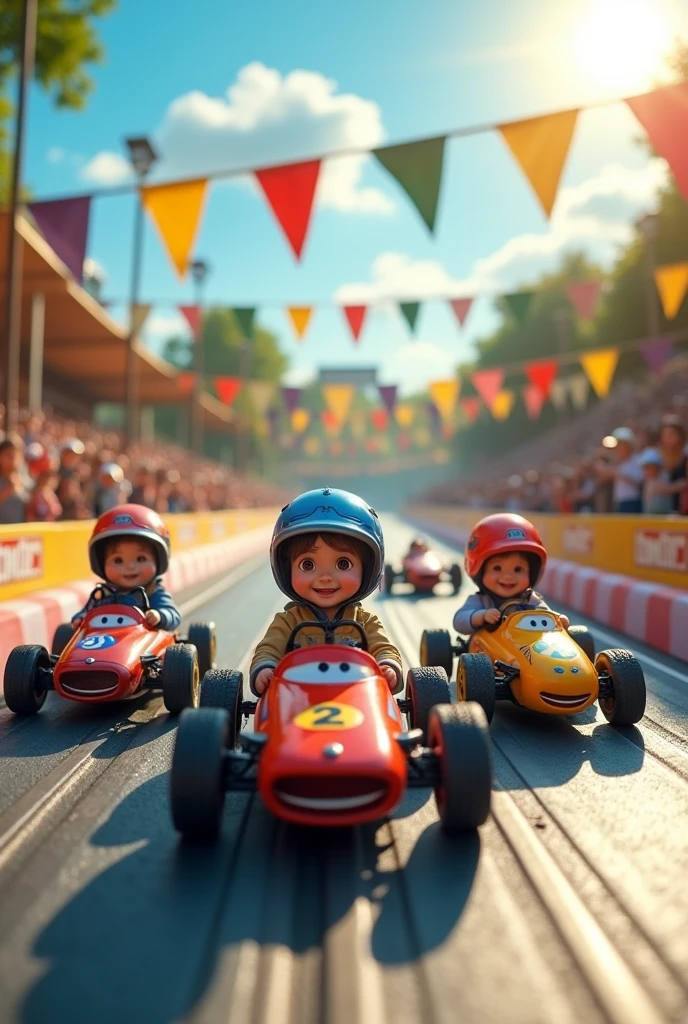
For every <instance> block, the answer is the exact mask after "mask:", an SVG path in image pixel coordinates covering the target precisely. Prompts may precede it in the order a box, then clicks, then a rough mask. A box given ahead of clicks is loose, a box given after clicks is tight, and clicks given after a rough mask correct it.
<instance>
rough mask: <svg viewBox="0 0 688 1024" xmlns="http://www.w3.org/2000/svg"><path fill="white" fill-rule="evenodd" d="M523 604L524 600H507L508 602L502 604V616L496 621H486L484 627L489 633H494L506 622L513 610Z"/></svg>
mask: <svg viewBox="0 0 688 1024" xmlns="http://www.w3.org/2000/svg"><path fill="white" fill-rule="evenodd" d="M522 604H523V602H522V601H516V600H512V601H507V602H506V604H504V605H502V607H501V609H500V616H499V618H498V619H497V621H496V622H486V623H485V625H484V627H483V628H484V629H486V630H487V632H488V633H494V632H495V630H497V629H499V627H500V626H501V624H502V623H503V622H504V620H505V619H508V617H509V616H510V615H511V614H512V612H514V611H516V610H517V609H518V608H520V607H521V605H522Z"/></svg>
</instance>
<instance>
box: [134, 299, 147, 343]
mask: <svg viewBox="0 0 688 1024" xmlns="http://www.w3.org/2000/svg"><path fill="white" fill-rule="evenodd" d="M151 309H152V306H151V305H150V303H148V302H146V303H143V302H135V303H134V305H133V306H132V307H131V324H130V325H129V330H130V332H131V335H132V337H133V338H135V337H136V335H137V334H138V333H139V331H140V330H141V328H142V327H143V325H144V324H145V322H146V320H147V319H148V314H149V313H150V311H151Z"/></svg>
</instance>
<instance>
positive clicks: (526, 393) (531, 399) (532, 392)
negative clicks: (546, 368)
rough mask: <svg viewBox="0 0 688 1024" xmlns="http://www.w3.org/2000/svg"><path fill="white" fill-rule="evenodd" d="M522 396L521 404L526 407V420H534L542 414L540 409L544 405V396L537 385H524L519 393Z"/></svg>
mask: <svg viewBox="0 0 688 1024" xmlns="http://www.w3.org/2000/svg"><path fill="white" fill-rule="evenodd" d="M521 394H522V395H523V404H524V405H525V407H526V412H527V413H528V419H530V420H536V419H537V418H538V416H539V415H540V413H541V412H542V407H543V405H544V404H545V396H544V395H543V393H542V391H541V390H540V388H539V387H538V386H537V384H533V383H531V384H526V386H525V387H524V388H523V390H522V391H521Z"/></svg>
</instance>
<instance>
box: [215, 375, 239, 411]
mask: <svg viewBox="0 0 688 1024" xmlns="http://www.w3.org/2000/svg"><path fill="white" fill-rule="evenodd" d="M213 384H214V385H215V390H216V391H217V394H218V397H219V399H220V401H221V402H224V404H225V405H231V404H232V402H233V401H234V399H235V398H236V397H237V395H238V394H239V392H240V391H241V385H242V381H241V378H240V377H215V379H214V381H213Z"/></svg>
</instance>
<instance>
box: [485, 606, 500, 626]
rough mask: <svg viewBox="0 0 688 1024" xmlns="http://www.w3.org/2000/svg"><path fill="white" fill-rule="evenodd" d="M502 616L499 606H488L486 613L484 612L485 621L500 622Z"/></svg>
mask: <svg viewBox="0 0 688 1024" xmlns="http://www.w3.org/2000/svg"><path fill="white" fill-rule="evenodd" d="M501 617H502V613H501V611H500V610H499V608H487V609H486V610H485V614H484V621H485V622H491V623H493V624H494V623H496V622H499V620H500V619H501Z"/></svg>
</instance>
